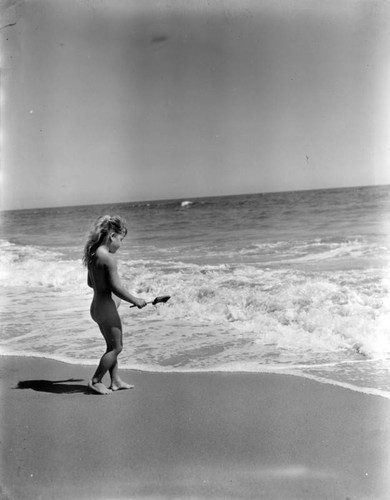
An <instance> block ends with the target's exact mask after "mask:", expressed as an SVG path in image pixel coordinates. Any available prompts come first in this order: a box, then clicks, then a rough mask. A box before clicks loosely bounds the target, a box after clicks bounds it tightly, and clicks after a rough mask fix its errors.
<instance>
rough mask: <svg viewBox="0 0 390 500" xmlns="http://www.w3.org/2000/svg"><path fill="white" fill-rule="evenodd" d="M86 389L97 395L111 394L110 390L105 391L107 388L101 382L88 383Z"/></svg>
mask: <svg viewBox="0 0 390 500" xmlns="http://www.w3.org/2000/svg"><path fill="white" fill-rule="evenodd" d="M88 387H89V388H90V389H91V390H92V391H94V392H97V393H98V394H103V395H105V394H111V390H110V389H107V387H106V386H105V385H104V384H103V383H102V382H97V383H96V384H94V383H93V382H92V380H91V381H90V382H89V383H88Z"/></svg>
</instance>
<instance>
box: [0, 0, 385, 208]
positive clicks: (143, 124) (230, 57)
mask: <svg viewBox="0 0 390 500" xmlns="http://www.w3.org/2000/svg"><path fill="white" fill-rule="evenodd" d="M1 6H2V21H1V30H0V36H1V43H2V58H1V106H2V110H1V111H2V123H1V143H2V149H1V168H2V190H1V207H2V208H3V209H13V208H30V207H43V206H63V205H79V204H93V203H105V202H109V203H111V202H126V201H138V200H152V199H162V198H183V199H188V198H191V197H195V196H209V195H223V194H240V193H257V192H267V191H286V190H296V189H311V188H328V187H343V186H356V185H368V184H387V183H390V142H389V139H390V114H389V103H390V98H389V95H390V92H389V88H390V70H389V60H390V2H387V1H386V0H384V1H380V0H378V1H376V0H372V1H370V0H334V1H333V0H318V1H317V0H269V1H268V0H239V1H237V0H208V1H206V0H170V1H168V0H165V1H158V0H17V1H15V0H12V1H11V0H10V1H7V0H1Z"/></svg>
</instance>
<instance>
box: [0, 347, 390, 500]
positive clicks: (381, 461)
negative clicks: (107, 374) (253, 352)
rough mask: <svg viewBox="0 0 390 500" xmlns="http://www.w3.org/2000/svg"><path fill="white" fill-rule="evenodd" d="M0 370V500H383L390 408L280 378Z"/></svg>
mask: <svg viewBox="0 0 390 500" xmlns="http://www.w3.org/2000/svg"><path fill="white" fill-rule="evenodd" d="M93 371H94V367H91V366H80V365H71V364H66V363H61V362H57V361H51V360H45V359H38V358H23V357H0V376H1V386H0V391H1V392H0V398H1V400H0V414H1V461H2V463H1V473H0V474H1V483H0V484H1V489H0V499H1V500H16V499H17V500H24V499H26V500H27V499H28V500H34V499H41V500H46V499H47V500H53V499H54V498H55V499H56V500H65V499H72V500H73V499H77V500H84V499H104V500H111V499H112V500H117V499H148V500H150V499H183V500H190V499H191V500H195V499H212V500H219V499H234V500H240V499H267V500H268V499H277V500H280V499H316V500H317V499H343V500H346V499H347V498H349V499H351V500H352V499H388V498H390V474H389V471H390V452H389V450H390V400H387V399H385V398H382V397H379V396H371V395H367V394H362V393H358V392H353V391H350V390H348V389H343V388H339V387H335V386H331V385H325V384H320V383H318V382H315V381H311V380H307V379H303V378H299V377H293V376H289V375H274V374H240V373H232V374H217V373H203V374H202V373H196V374H195V373H188V374H185V373H184V374H180V373H170V374H161V373H146V372H137V371H130V370H128V371H126V370H123V371H122V378H123V379H124V380H125V381H127V382H129V383H133V384H134V385H135V388H134V389H131V390H127V391H118V392H116V393H112V394H110V395H109V396H99V395H96V394H93V393H90V392H89V391H88V389H87V386H86V385H87V383H88V381H89V379H90V377H91V374H92V372H93Z"/></svg>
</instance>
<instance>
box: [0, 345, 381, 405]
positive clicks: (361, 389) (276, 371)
mask: <svg viewBox="0 0 390 500" xmlns="http://www.w3.org/2000/svg"><path fill="white" fill-rule="evenodd" d="M3 357H4V358H21V359H25V358H27V359H28V358H31V359H37V360H48V361H55V362H57V363H63V364H66V365H70V366H80V367H83V368H85V369H87V368H89V367H91V370H92V371H93V367H96V366H97V365H98V363H99V359H98V358H97V359H96V360H88V361H89V362H86V361H87V360H85V359H83V360H69V359H62V358H60V357H56V356H44V355H39V354H31V353H26V354H21V353H18V354H5V353H0V359H1V358H3ZM380 360H381V359H380V358H379V359H370V360H356V361H342V362H340V363H333V364H334V365H337V364H343V363H345V364H350V363H351V364H358V363H370V362H372V363H374V362H377V361H380ZM320 366H321V365H313V366H309V365H305V366H298V367H295V369H294V366H293V367H287V366H281V367H277V368H275V367H274V368H270V367H269V365H264V367H263V369H262V370H249V369H248V370H229V369H222V368H221V369H214V370H211V369H205V370H199V369H161V370H158V369H156V368H155V367H153V368H150V369H148V368H146V367H129V366H127V365H120V371H121V372H122V371H128V372H136V373H154V374H177V375H179V374H193V375H197V374H232V375H263V374H268V375H285V376H291V377H298V378H303V379H307V380H311V381H314V382H317V383H319V384H325V385H330V386H333V387H339V388H342V389H345V390H349V391H352V392H357V393H360V394H365V395H368V396H377V397H380V398H384V399H387V400H390V392H389V391H385V390H381V389H377V388H370V387H365V386H359V385H356V384H352V383H348V382H342V381H338V380H332V379H331V378H326V377H321V376H317V375H312V374H309V373H305V372H303V371H299V369H301V370H302V368H309V369H310V368H314V369H315V368H319V367H320ZM324 366H329V363H325V364H324ZM266 367H267V368H266ZM297 368H298V369H297Z"/></svg>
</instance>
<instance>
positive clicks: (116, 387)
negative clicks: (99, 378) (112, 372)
mask: <svg viewBox="0 0 390 500" xmlns="http://www.w3.org/2000/svg"><path fill="white" fill-rule="evenodd" d="M110 389H111V390H112V391H123V390H124V389H134V385H130V384H126V382H123V380H121V379H119V380H116V381H115V382H112V384H111V385H110Z"/></svg>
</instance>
